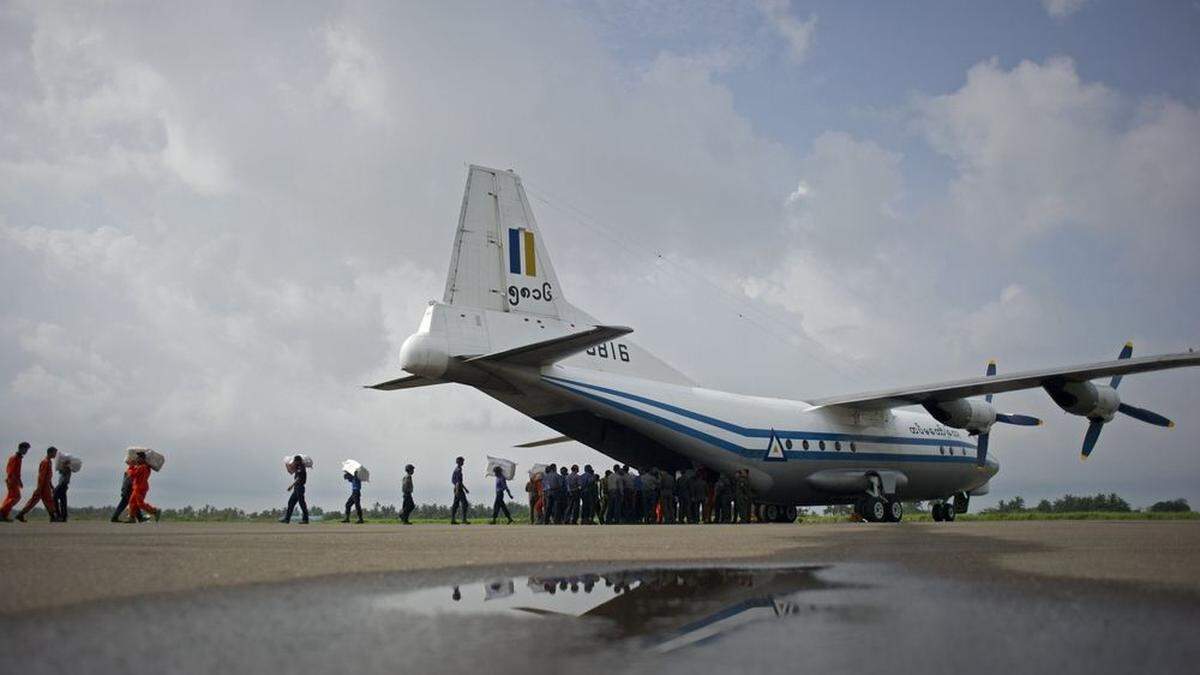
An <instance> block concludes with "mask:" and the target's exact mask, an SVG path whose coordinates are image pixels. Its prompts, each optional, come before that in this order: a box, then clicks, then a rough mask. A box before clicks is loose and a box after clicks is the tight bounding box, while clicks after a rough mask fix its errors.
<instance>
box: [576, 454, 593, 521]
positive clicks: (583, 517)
mask: <svg viewBox="0 0 1200 675" xmlns="http://www.w3.org/2000/svg"><path fill="white" fill-rule="evenodd" d="M579 483H580V497H581V499H582V501H581V503H580V507H579V522H581V523H583V524H584V525H595V524H596V521H595V518H594V515H593V514H594V513H595V509H596V500H597V496H596V472H595V471H593V470H592V465H591V464H587V465H585V466H584V467H583V475H582V476H580V477H579Z"/></svg>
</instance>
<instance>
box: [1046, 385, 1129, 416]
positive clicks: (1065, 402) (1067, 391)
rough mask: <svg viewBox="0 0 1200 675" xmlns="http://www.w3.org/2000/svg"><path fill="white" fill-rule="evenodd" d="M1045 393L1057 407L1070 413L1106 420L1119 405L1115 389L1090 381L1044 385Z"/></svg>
mask: <svg viewBox="0 0 1200 675" xmlns="http://www.w3.org/2000/svg"><path fill="white" fill-rule="evenodd" d="M1045 389H1046V393H1047V394H1050V398H1052V399H1054V402H1055V403H1056V404H1057V405H1058V407H1060V408H1062V409H1063V410H1066V411H1067V412H1069V413H1071V414H1072V415H1080V416H1081V417H1086V418H1088V419H1090V420H1102V421H1105V422H1108V421H1110V420H1112V418H1113V417H1115V416H1116V414H1117V408H1119V407H1121V395H1120V394H1118V393H1117V390H1116V389H1113V388H1112V387H1109V386H1107V385H1103V384H1092V383H1091V382H1064V383H1062V384H1059V385H1055V386H1046V387H1045Z"/></svg>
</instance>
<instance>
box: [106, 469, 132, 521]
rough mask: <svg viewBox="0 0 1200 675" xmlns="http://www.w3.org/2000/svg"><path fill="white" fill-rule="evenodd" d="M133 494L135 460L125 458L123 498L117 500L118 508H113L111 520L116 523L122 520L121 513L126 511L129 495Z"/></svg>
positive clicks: (122, 484)
mask: <svg viewBox="0 0 1200 675" xmlns="http://www.w3.org/2000/svg"><path fill="white" fill-rule="evenodd" d="M132 494H133V460H131V459H126V460H125V473H124V474H122V477H121V499H120V501H118V502H117V508H116V509H115V510H113V514H112V518H110V520H111V521H112V522H114V523H118V522H121V514H122V513H125V507H126V506H129V497H130V495H132Z"/></svg>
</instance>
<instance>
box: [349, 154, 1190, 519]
mask: <svg viewBox="0 0 1200 675" xmlns="http://www.w3.org/2000/svg"><path fill="white" fill-rule="evenodd" d="M632 332H633V329H631V328H627V327H623V326H613V325H606V324H602V323H600V322H599V321H597V320H596V319H595V318H593V317H592V316H591V315H589V314H587V313H586V312H584V311H583V310H581V309H579V308H577V307H575V306H573V305H571V304H570V303H569V302H567V300H566V298H565V296H564V295H563V290H562V288H561V287H560V286H559V283H558V277H557V276H556V275H555V273H554V266H553V265H552V264H551V262H550V256H549V254H548V252H547V250H546V248H545V243H544V242H543V240H542V236H541V232H540V231H539V230H538V226H537V222H536V221H535V220H534V217H533V211H532V210H531V209H530V206H529V199H528V198H527V197H526V194H525V189H524V187H522V184H521V179H520V178H519V177H518V176H517V175H516V174H515V173H513V172H512V171H502V170H497V169H489V168H485V167H481V166H472V167H470V169H469V171H468V174H467V187H466V192H465V194H464V196H463V203H462V211H461V214H460V215H459V220H458V233H457V235H456V236H455V238H454V250H453V255H452V257H451V259H450V273H449V276H448V278H447V280H446V290H445V295H444V296H443V298H442V301H441V302H433V301H431V302H430V303H429V307H428V308H427V309H426V310H425V316H424V318H423V319H422V320H421V324H420V327H419V328H418V329H417V332H416V333H414V334H413V335H412V336H410V337H409V338H408V339H407V340H405V342H404V345H403V346H402V347H401V349H400V367H401V368H403V369H404V370H405V371H407V372H408V373H410V374H409V375H408V376H406V377H402V378H399V379H395V380H391V381H389V382H383V383H380V384H376V385H373V387H372V388H373V389H379V390H384V391H390V390H395V389H410V388H414V387H425V386H429V385H435V384H441V383H447V382H456V383H460V384H465V385H468V386H471V387H474V388H476V389H478V390H480V391H482V392H483V393H485V394H487V395H488V396H491V397H493V398H495V399H496V400H498V401H500V402H501V403H504V404H505V405H507V406H509V407H511V408H514V409H516V410H517V411H519V412H521V413H523V414H525V415H528V416H529V417H532V418H533V419H535V420H537V421H538V422H541V423H542V424H545V425H546V426H548V427H551V428H553V429H554V430H556V431H558V432H559V433H560V434H562V436H559V437H556V438H553V439H548V440H547V441H542V442H539V443H531V444H529V445H530V446H535V445H542V444H547V443H552V442H558V441H565V440H572V439H573V440H576V441H579V442H580V443H583V444H584V445H588V446H590V447H592V448H595V449H596V450H598V451H600V452H602V453H604V454H605V455H608V456H610V457H613V458H614V459H616V460H618V461H620V462H623V463H626V464H629V465H631V466H634V467H636V468H638V469H647V468H650V467H658V468H660V469H664V470H681V469H686V468H693V467H707V468H709V469H712V470H716V471H720V472H725V473H733V472H735V471H737V470H740V469H748V470H749V473H750V479H751V484H752V485H753V487H754V492H755V495H756V500H757V502H758V506H757V507H756V510H757V514H758V516H759V519H760V520H767V521H781V522H786V521H793V520H795V518H796V507H797V506H804V505H818V504H852V505H854V507H855V509H856V511H857V512H858V513H860V514H861V515H862V516H863V517H864V518H865V519H867V520H870V521H899V520H900V519H901V518H902V517H903V514H904V511H903V506H902V505H901V502H900V500H901V499H904V500H906V501H910V500H930V501H932V502H933V504H934V508H933V516H934V519H935V520H953V519H954V516H955V514H956V513H965V512H966V510H967V507H968V503H969V498H970V496H971V495H980V494H985V493H986V492H987V489H988V481H989V480H990V479H991V477H992V476H994V475H996V472H997V471H999V468H1000V467H999V464H998V463H997V462H996V461H995V460H994V459H993V458H989V457H988V456H987V450H988V439H989V437H990V432H991V430H992V427H993V425H995V424H997V423H1001V424H1012V425H1021V426H1033V425H1038V424H1041V421H1040V420H1038V419H1036V418H1034V417H1030V416H1027V415H1018V414H1008V413H1002V412H998V411H997V410H996V409H995V408H994V407H993V406H992V395H993V394H998V393H1002V392H1006V391H1015V390H1018V389H1032V388H1035V387H1040V388H1042V389H1044V390H1045V391H1046V392H1047V393H1048V394H1049V395H1050V397H1051V398H1052V399H1053V400H1054V402H1055V403H1056V404H1057V405H1058V406H1059V407H1061V408H1062V409H1063V410H1065V411H1067V412H1068V413H1071V414H1073V415H1079V416H1081V417H1084V418H1087V420H1088V426H1087V432H1086V434H1085V435H1084V439H1083V457H1085V458H1086V457H1087V456H1088V455H1089V454H1090V453H1091V452H1092V450H1093V448H1095V446H1096V441H1097V439H1098V438H1099V435H1100V431H1101V429H1103V427H1104V425H1105V424H1107V423H1108V422H1111V421H1112V420H1113V419H1114V417H1116V415H1117V413H1121V414H1123V415H1126V416H1128V417H1132V418H1134V419H1137V420H1140V421H1142V422H1146V423H1148V424H1153V425H1156V426H1161V427H1170V426H1173V424H1172V422H1171V421H1170V420H1168V419H1167V418H1165V417H1163V416H1162V415H1159V414H1157V413H1154V412H1151V411H1149V410H1145V409H1143V408H1138V407H1135V406H1132V405H1130V404H1128V403H1125V402H1123V401H1121V398H1120V396H1119V395H1118V394H1117V386H1118V385H1119V384H1120V382H1121V378H1122V377H1123V376H1125V375H1129V374H1133V373H1142V372H1148V371H1152V370H1163V369H1167V368H1181V367H1186V366H1196V365H1200V354H1193V353H1191V352H1187V353H1181V354H1168V355H1162V356H1146V357H1141V358H1132V346H1131V345H1129V344H1126V345H1125V348H1124V349H1123V350H1122V351H1121V352H1120V355H1119V356H1118V357H1117V359H1116V360H1113V361H1102V362H1099V363H1090V364H1085V365H1079V366H1068V367H1060V368H1046V369H1044V370H1034V371H1026V372H1021V373H1013V374H1009V375H997V374H996V371H995V365H994V364H989V366H988V368H987V371H986V374H985V375H984V376H983V377H976V378H968V379H964V380H955V381H952V382H942V383H938V384H931V385H922V386H915V387H899V388H896V389H888V390H884V391H876V392H869V393H865V394H858V395H852V396H835V397H831V398H824V399H818V400H814V401H793V400H785V399H777V398H765V397H759V396H745V395H741V394H733V393H727V392H723V391H715V390H712V389H704V388H702V387H698V386H697V385H696V383H694V382H692V381H691V380H690V379H688V378H687V377H686V376H684V375H683V374H682V373H680V372H679V371H677V370H675V369H674V368H672V367H671V366H669V365H668V364H666V363H665V362H663V361H662V360H660V359H658V358H656V357H655V356H654V355H652V354H651V353H650V352H648V351H646V350H645V349H643V348H641V347H639V346H638V345H637V344H635V343H634V342H633V341H632V340H630V339H629V334H630V333H632ZM1100 378H1111V379H1109V380H1108V382H1107V383H1102V384H1098V383H1095V382H1092V380H1096V379H1100ZM909 406H920V407H921V408H924V412H918V411H914V410H903V408H905V407H909Z"/></svg>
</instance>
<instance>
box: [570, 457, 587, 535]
mask: <svg viewBox="0 0 1200 675" xmlns="http://www.w3.org/2000/svg"><path fill="white" fill-rule="evenodd" d="M582 496H583V482H582V481H581V479H580V477H579V465H578V464H572V465H571V473H570V474H569V475H568V476H567V515H566V522H568V523H570V524H572V525H578V524H579V500H580V498H581V497H582Z"/></svg>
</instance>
